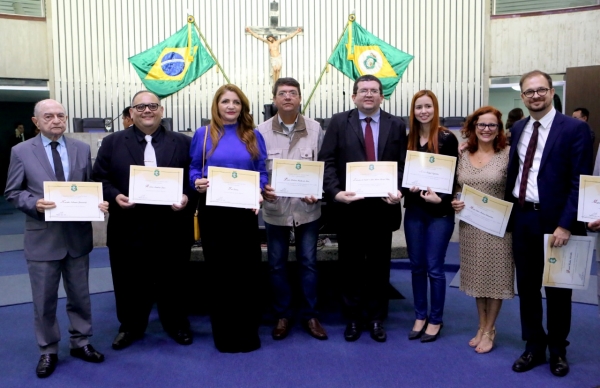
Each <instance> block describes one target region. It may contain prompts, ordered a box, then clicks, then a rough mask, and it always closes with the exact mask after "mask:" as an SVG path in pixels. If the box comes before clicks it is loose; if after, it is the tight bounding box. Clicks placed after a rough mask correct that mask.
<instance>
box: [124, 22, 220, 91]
mask: <svg viewBox="0 0 600 388" xmlns="http://www.w3.org/2000/svg"><path fill="white" fill-rule="evenodd" d="M193 23H194V18H193V17H191V16H190V17H189V18H188V23H187V26H184V27H183V28H182V29H181V30H179V31H177V32H176V33H175V34H174V35H172V36H170V37H169V38H167V39H166V40H164V41H162V42H161V43H159V44H157V45H156V46H154V47H151V48H149V49H148V50H146V51H144V52H141V53H139V54H137V55H134V56H133V57H131V58H129V62H130V63H131V65H132V66H133V67H134V68H135V71H136V72H137V73H138V75H139V76H140V78H141V80H142V82H143V83H144V85H145V86H146V88H147V89H148V90H150V91H152V92H154V93H156V95H158V97H160V98H164V97H167V96H170V95H171V94H173V93H176V92H177V91H179V90H181V89H183V88H184V87H186V86H187V85H189V84H190V83H192V82H193V81H194V80H195V79H196V78H198V77H200V76H201V75H202V74H204V73H206V72H207V71H208V70H209V69H210V68H211V67H213V66H214V65H215V61H214V60H213V58H212V57H211V56H210V54H209V53H208V52H207V51H206V49H205V48H204V46H202V43H201V42H200V38H198V33H197V32H196V30H195V29H194V28H193V26H192V24H193Z"/></svg>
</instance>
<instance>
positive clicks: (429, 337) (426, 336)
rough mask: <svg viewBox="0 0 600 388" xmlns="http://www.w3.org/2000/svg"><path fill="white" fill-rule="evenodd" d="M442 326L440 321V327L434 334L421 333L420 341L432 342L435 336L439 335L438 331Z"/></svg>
mask: <svg viewBox="0 0 600 388" xmlns="http://www.w3.org/2000/svg"><path fill="white" fill-rule="evenodd" d="M443 327H444V324H443V323H441V324H440V329H439V330H438V332H437V333H435V334H427V333H423V336H422V337H421V342H433V341H435V340H436V339H437V337H439V336H440V333H441V332H442V328H443Z"/></svg>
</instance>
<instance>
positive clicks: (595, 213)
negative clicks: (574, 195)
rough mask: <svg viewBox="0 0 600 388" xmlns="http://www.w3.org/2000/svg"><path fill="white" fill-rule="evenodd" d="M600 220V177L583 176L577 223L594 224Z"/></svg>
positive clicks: (580, 183) (580, 179) (580, 184)
mask: <svg viewBox="0 0 600 388" xmlns="http://www.w3.org/2000/svg"><path fill="white" fill-rule="evenodd" d="M598 219H600V177H598V176H590V175H581V176H580V177H579V201H578V202H577V221H584V222H594V221H596V220H598Z"/></svg>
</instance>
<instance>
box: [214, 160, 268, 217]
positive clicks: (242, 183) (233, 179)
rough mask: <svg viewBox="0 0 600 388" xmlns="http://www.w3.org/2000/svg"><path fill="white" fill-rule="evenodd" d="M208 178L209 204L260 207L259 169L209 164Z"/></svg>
mask: <svg viewBox="0 0 600 388" xmlns="http://www.w3.org/2000/svg"><path fill="white" fill-rule="evenodd" d="M207 178H208V181H209V185H208V189H207V190H206V204H207V205H211V206H225V207H237V208H242V209H258V208H259V207H260V201H259V199H260V197H259V196H260V173H258V172H257V171H249V170H240V169H236V168H225V167H213V166H208V176H207Z"/></svg>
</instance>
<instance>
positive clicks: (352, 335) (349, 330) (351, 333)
mask: <svg viewBox="0 0 600 388" xmlns="http://www.w3.org/2000/svg"><path fill="white" fill-rule="evenodd" d="M360 334H361V333H360V328H359V325H358V322H349V323H348V324H347V325H346V330H344V339H345V340H346V341H348V342H354V341H356V340H357V339H359V338H360Z"/></svg>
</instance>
